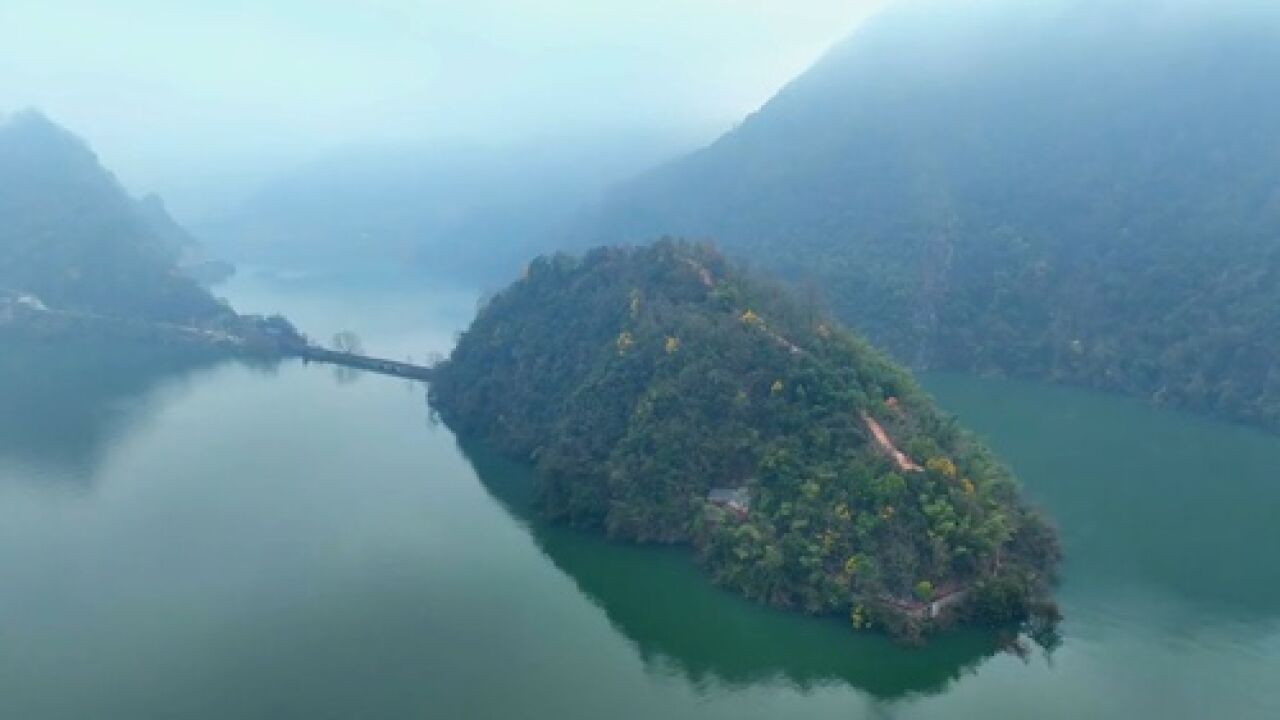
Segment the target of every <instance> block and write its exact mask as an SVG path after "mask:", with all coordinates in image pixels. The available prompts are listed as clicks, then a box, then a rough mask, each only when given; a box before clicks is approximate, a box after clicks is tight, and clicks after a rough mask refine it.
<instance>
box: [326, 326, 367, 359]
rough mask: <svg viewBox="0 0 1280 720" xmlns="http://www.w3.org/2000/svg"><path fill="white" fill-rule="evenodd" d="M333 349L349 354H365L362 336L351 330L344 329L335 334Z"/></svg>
mask: <svg viewBox="0 0 1280 720" xmlns="http://www.w3.org/2000/svg"><path fill="white" fill-rule="evenodd" d="M333 349H334V350H337V351H338V352H340V353H347V354H349V355H362V354H364V345H363V344H362V343H361V342H360V336H359V335H356V334H355V333H353V332H351V331H350V330H343V331H342V332H340V333H337V334H335V335H334V336H333Z"/></svg>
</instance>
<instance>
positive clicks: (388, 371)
mask: <svg viewBox="0 0 1280 720" xmlns="http://www.w3.org/2000/svg"><path fill="white" fill-rule="evenodd" d="M292 354H294V355H296V356H297V357H300V358H302V359H303V360H308V361H314V362H322V363H328V364H330V365H341V366H342V367H349V368H354V369H356V370H365V371H368V372H374V373H379V374H381V375H391V376H393V377H401V378H407V379H409V380H422V381H428V380H430V379H431V368H429V367H426V366H424V365H414V364H412V363H407V362H398V361H396V360H386V359H384V358H376V357H370V356H368V355H358V354H356V353H350V352H342V351H339V350H329V349H328V348H322V347H317V346H314V345H308V346H306V347H305V348H302V349H299V350H297V351H295V352H294V353H292Z"/></svg>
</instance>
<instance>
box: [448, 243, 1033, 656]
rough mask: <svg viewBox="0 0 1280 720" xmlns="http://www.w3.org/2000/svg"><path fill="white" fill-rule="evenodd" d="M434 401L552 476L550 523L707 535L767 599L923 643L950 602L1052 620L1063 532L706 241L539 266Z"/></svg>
mask: <svg viewBox="0 0 1280 720" xmlns="http://www.w3.org/2000/svg"><path fill="white" fill-rule="evenodd" d="M431 398H432V403H433V405H434V407H435V408H436V409H437V410H438V411H439V412H440V414H441V415H442V417H443V418H444V419H445V421H446V422H447V423H449V424H450V426H451V427H453V428H454V429H455V430H457V431H459V432H460V433H463V434H464V435H467V436H470V437H480V438H484V439H486V440H487V441H489V442H490V443H493V444H494V445H496V446H497V447H499V448H500V449H502V450H505V451H506V452H509V453H512V454H514V455H517V456H519V457H525V458H529V459H530V460H531V461H532V462H534V463H535V464H536V466H537V469H538V471H539V472H538V477H539V488H538V493H539V498H540V505H541V507H542V509H543V510H544V511H545V512H547V513H549V514H550V515H551V516H553V517H555V518H560V519H563V520H565V521H567V522H571V523H574V524H577V525H581V526H586V527H593V528H599V529H602V530H604V531H605V532H608V533H609V534H610V535H612V536H615V537H619V538H623V539H629V540H637V541H651V542H691V543H693V544H695V545H696V547H697V548H698V550H699V554H700V556H701V557H702V559H703V560H704V561H705V563H706V567H707V569H708V572H709V573H710V574H711V575H712V576H713V577H714V579H715V580H716V581H718V582H720V583H722V584H724V585H726V586H729V587H732V588H735V589H737V590H739V591H741V592H743V593H744V594H746V595H748V596H750V597H753V598H757V599H759V600H762V601H765V602H769V603H771V604H775V605H779V606H784V607H792V608H797V609H801V610H804V611H806V612H811V613H823V614H827V613H844V614H847V615H848V616H849V617H850V619H851V621H852V622H853V624H854V625H855V626H859V627H862V626H868V625H881V626H884V627H887V628H888V629H890V630H892V631H895V632H898V633H901V634H903V635H905V636H916V635H917V634H918V633H919V632H920V631H921V630H922V629H924V628H925V627H927V626H928V625H929V624H930V622H929V619H928V609H927V603H929V602H930V601H932V600H936V599H942V598H944V597H951V598H952V599H956V598H958V597H961V596H963V597H965V598H966V600H967V603H966V605H967V607H968V609H969V610H970V611H972V612H974V613H975V614H976V615H977V616H980V617H981V618H983V619H985V620H992V619H999V620H1001V621H1004V620H1011V621H1014V622H1017V621H1021V620H1025V619H1027V617H1028V616H1029V615H1030V614H1031V613H1032V612H1033V611H1037V610H1047V609H1048V608H1049V607H1050V606H1048V605H1046V604H1044V599H1045V592H1046V591H1047V588H1048V585H1049V582H1050V580H1051V576H1052V569H1053V567H1054V565H1055V563H1056V560H1057V555H1058V551H1057V545H1056V540H1055V537H1054V534H1053V532H1052V531H1051V530H1050V529H1049V528H1048V527H1047V526H1046V525H1045V523H1044V522H1043V520H1042V519H1041V518H1040V517H1039V516H1038V515H1037V514H1036V513H1035V512H1033V511H1031V510H1029V509H1028V508H1027V507H1026V506H1025V505H1024V504H1023V503H1022V502H1021V500H1020V499H1019V495H1018V490H1017V488H1016V485H1015V482H1014V481H1013V479H1012V478H1011V477H1010V475H1009V473H1008V472H1007V471H1006V470H1005V468H1004V467H1003V466H1002V465H1001V464H1000V463H999V462H998V460H997V459H996V458H994V457H993V456H992V455H991V453H990V452H989V451H988V450H987V449H986V448H985V447H984V446H983V445H982V444H981V443H979V442H977V441H976V440H975V439H974V438H972V437H971V436H969V435H968V434H967V433H965V432H964V431H962V430H961V429H960V428H958V427H957V425H956V423H955V422H954V420H952V419H951V418H949V417H947V416H945V415H943V414H941V413H940V412H939V411H938V410H937V409H936V408H935V407H934V406H933V404H932V403H931V401H930V400H929V398H928V397H927V396H926V395H925V394H924V393H923V392H922V391H921V390H920V388H919V387H918V386H917V385H916V383H915V382H914V381H913V379H912V378H911V377H910V376H909V375H908V374H907V373H906V372H904V371H903V370H901V369H899V368H898V367H897V366H895V365H894V364H892V363H891V362H889V361H888V360H886V359H885V358H884V357H883V356H881V355H880V354H879V353H878V352H876V351H875V350H873V349H872V348H871V347H870V346H868V345H867V344H866V343H865V342H863V341H862V340H860V339H858V338H857V337H855V336H853V335H851V334H850V333H848V332H847V331H845V330H843V329H842V328H840V327H839V326H838V325H836V324H835V323H833V322H832V321H831V320H830V319H829V318H827V317H826V316H825V315H824V314H823V313H822V312H821V311H820V310H819V308H817V307H816V306H815V305H814V304H813V303H805V302H799V301H796V300H794V299H792V298H790V297H788V296H787V294H786V293H785V292H783V291H781V290H779V289H778V288H777V287H775V286H773V285H770V284H767V283H765V282H762V281H758V280H754V279H751V278H749V277H747V276H745V275H744V274H742V273H740V272H739V271H736V270H734V269H733V268H731V267H729V266H728V264H727V263H726V262H725V260H724V259H723V258H722V257H721V256H720V255H718V254H717V253H716V252H714V251H713V250H711V249H709V248H707V247H702V246H692V245H689V244H685V243H680V242H674V241H666V240H664V241H661V242H658V243H656V244H654V245H652V246H647V247H642V248H637V249H624V248H603V249H598V250H595V251H592V252H590V253H588V254H587V255H586V256H585V257H583V258H581V259H577V258H573V257H570V256H567V255H557V256H554V257H543V258H540V259H538V260H536V261H534V262H533V263H532V264H531V265H530V266H529V268H528V271H527V273H526V275H525V277H524V278H523V279H522V280H520V281H518V282H517V283H515V284H514V285H512V286H511V287H510V288H508V289H506V290H504V291H503V292H501V293H498V294H497V295H495V296H494V297H493V298H492V299H491V300H489V302H488V303H487V305H486V306H485V307H484V308H483V309H482V311H481V312H480V314H479V317H478V318H477V319H476V321H475V323H474V324H473V325H472V327H471V328H470V329H469V330H468V331H467V332H466V333H464V334H463V336H462V337H461V339H460V341H459V343H458V346H457V348H456V349H455V350H454V352H453V355H452V356H451V357H450V358H449V360H448V361H446V362H445V363H443V364H442V365H441V366H439V368H438V369H437V372H436V376H435V378H434V379H433V382H432V386H431ZM877 433H879V434H882V435H883V436H884V439H883V441H880V440H878V439H877V437H876V436H877ZM894 444H896V445H894ZM895 453H896V454H895ZM712 490H721V491H725V492H722V493H718V494H717V496H726V497H731V496H734V495H735V493H734V492H732V491H738V493H737V494H740V496H741V497H742V502H741V504H735V503H733V502H727V503H723V504H717V503H715V502H710V501H709V494H710V493H711V491H712ZM957 591H959V592H957ZM1050 614H1051V613H1050Z"/></svg>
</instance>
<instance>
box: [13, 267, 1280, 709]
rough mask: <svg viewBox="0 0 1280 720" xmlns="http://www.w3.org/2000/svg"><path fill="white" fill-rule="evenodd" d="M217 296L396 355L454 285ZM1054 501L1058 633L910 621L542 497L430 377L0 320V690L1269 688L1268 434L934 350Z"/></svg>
mask: <svg viewBox="0 0 1280 720" xmlns="http://www.w3.org/2000/svg"><path fill="white" fill-rule="evenodd" d="M226 293H227V294H228V295H230V296H231V297H232V298H233V299H234V300H236V301H237V302H238V303H239V304H240V305H242V306H244V307H248V308H249V309H276V308H278V309H283V310H286V311H287V312H289V313H290V314H291V315H292V316H293V317H294V318H295V319H297V320H298V321H299V324H301V325H302V326H303V327H304V328H306V329H307V330H309V331H312V332H313V333H315V334H316V335H317V336H320V337H324V336H325V335H326V334H328V333H332V332H334V331H336V330H338V329H343V328H348V327H351V328H355V329H358V330H361V331H362V333H363V334H364V335H365V338H364V339H365V345H366V347H367V348H368V349H369V350H372V351H376V352H382V353H384V354H387V355H390V356H392V357H405V356H408V355H416V356H418V357H422V356H424V355H425V354H426V353H427V352H429V351H433V350H434V351H444V350H446V349H447V348H448V346H449V344H450V343H451V342H452V340H451V338H452V334H453V332H454V331H456V330H457V329H459V328H461V327H462V326H463V325H464V324H465V323H466V322H467V320H468V319H469V315H470V312H471V308H472V295H471V294H470V293H466V292H454V291H451V290H449V289H448V288H446V287H442V286H437V285H433V284H431V283H429V282H422V281H417V280H406V279H403V278H401V279H398V280H397V279H392V280H387V279H385V278H378V277H360V276H356V277H354V278H353V277H344V278H342V279H341V281H339V280H337V279H334V278H325V277H295V278H290V277H279V276H275V277H269V276H268V277H249V278H244V279H241V280H238V281H237V282H236V283H234V284H233V285H232V286H230V287H229V288H227V289H226ZM926 380H927V385H928V386H929V387H930V389H931V390H932V391H934V393H935V394H936V395H937V397H938V398H939V400H940V401H941V402H942V403H943V404H944V405H945V406H947V407H948V408H950V409H952V410H953V411H955V412H957V413H959V414H960V415H961V416H962V418H963V419H964V420H965V422H966V423H967V424H968V425H970V426H971V427H974V428H976V429H978V430H979V431H981V432H982V433H983V434H985V435H986V436H987V437H988V438H989V439H990V441H991V442H992V443H993V444H994V445H995V446H996V447H997V449H998V450H999V451H1000V452H1001V453H1002V454H1003V456H1004V457H1005V458H1006V459H1008V460H1009V462H1010V463H1011V464H1012V465H1013V466H1014V467H1015V469H1016V470H1017V471H1018V472H1019V473H1020V475H1021V476H1022V478H1023V480H1024V483H1025V485H1026V486H1027V491H1028V493H1029V495H1031V496H1032V497H1033V498H1034V499H1035V500H1036V501H1037V502H1039V503H1041V504H1042V505H1044V506H1045V507H1046V508H1047V509H1048V510H1049V512H1050V514H1051V515H1052V516H1053V517H1054V518H1055V519H1056V521H1057V523H1058V525H1059V527H1060V529H1061V532H1062V535H1063V538H1064V541H1065V544H1066V550H1067V554H1068V562H1067V565H1066V568H1065V581H1064V584H1063V587H1062V589H1061V595H1060V597H1061V600H1062V605H1063V608H1064V611H1065V613H1066V621H1065V623H1064V625H1063V628H1062V631H1063V635H1064V641H1063V644H1062V646H1061V647H1060V648H1058V649H1057V650H1056V651H1055V652H1054V653H1053V654H1052V655H1051V656H1046V655H1044V654H1042V653H1038V652H1037V653H1033V654H1031V655H1030V656H1029V657H1027V658H1019V657H1016V656H1013V655H1009V654H1004V653H996V652H995V649H994V646H993V644H992V642H991V641H990V639H989V638H986V637H985V636H983V635H981V634H977V633H959V634H954V635H951V636H947V637H945V638H941V639H939V640H938V641H936V642H935V643H934V644H933V645H931V646H930V647H929V648H928V649H926V650H905V649H902V648H899V647H896V646H894V645H892V644H890V643H888V642H885V641H884V640H882V639H881V638H878V637H875V636H862V635H854V634H852V633H850V632H848V631H846V630H845V628H844V626H843V625H842V624H841V623H839V622H837V621H830V622H828V621H821V620H812V619H806V618H802V617H797V616H792V615H788V614H783V613H778V612H773V611H770V610H766V609H763V608H760V607H756V606H754V605H752V604H750V603H747V602H744V601H741V600H739V599H738V598H736V597H734V596H731V595H727V594H725V593H721V592H719V591H716V590H714V589H712V588H710V587H709V586H708V585H707V584H706V583H705V582H704V581H703V580H702V578H701V577H700V576H699V575H698V573H697V571H696V570H695V569H694V568H693V566H692V565H691V563H690V562H689V559H688V557H687V556H686V555H685V554H684V553H682V552H680V551H677V550H670V549H665V550H662V549H652V548H635V547H628V546H620V545H614V544H610V543H608V542H605V541H602V540H600V539H599V538H596V537H593V536H589V535H584V534H581V533H577V532H573V531H569V530H566V529H563V528H558V527H549V526H547V525H546V524H544V523H542V522H540V521H539V520H538V519H537V518H536V517H535V516H534V515H532V514H531V513H530V512H529V511H528V503H527V498H528V492H529V478H528V475H527V473H526V472H525V471H524V469H523V468H521V467H519V466H517V465H513V464H512V463H510V462H508V461H505V460H503V459H501V458H497V457H494V456H493V455H491V454H489V453H486V452H485V451H484V450H483V449H481V448H476V447H474V446H472V445H469V444H466V443H461V444H460V443H459V441H458V440H457V439H456V438H455V437H453V435H452V434H451V433H449V432H448V430H447V429H446V428H443V427H438V426H435V425H434V424H433V423H432V422H431V417H430V412H429V409H428V408H427V407H426V405H425V403H424V399H423V391H422V388H421V387H419V386H415V385H413V384H411V383H407V382H404V381H399V380H392V379H387V378H381V377H374V376H368V375H357V376H351V375H348V374H337V373H335V372H334V371H333V370H332V369H330V368H325V367H320V366H315V365H311V366H307V365H303V364H301V363H284V364H281V365H279V366H275V367H248V366H245V365H242V364H239V363H235V362H210V361H208V360H205V359H202V358H199V357H189V356H188V357H182V356H174V355H172V354H169V355H159V356H158V355H156V354H155V353H154V352H152V351H150V350H149V349H146V348H107V347H78V348H68V347H66V346H49V345H44V344H38V343H20V342H14V341H9V342H7V343H6V344H4V345H3V346H0V718H4V719H8V718H14V719H17V720H44V719H46V718H50V719H52V718H75V719H77V720H81V719H93V720H97V719H108V720H113V719H115V718H121V719H126V718H127V719H130V720H132V719H136V718H195V719H200V720H204V719H210V720H212V719H214V718H217V719H219V720H226V719H230V718H272V719H277V720H278V719H291V718H306V719H308V720H310V719H319V718H367V719H371V720H381V719H383V718H437V717H438V718H505V717H511V718H555V719H569V718H584V719H585V718H592V719H595V718H735V719H740V718H833V717H841V718H859V717H868V718H983V719H990V718H1029V717H1036V718H1084V717H1089V718H1208V717H1224V718H1226V717H1230V718H1275V717H1280V689H1277V685H1276V680H1277V678H1280V623H1278V621H1277V619H1278V617H1280V563H1277V562H1276V560H1275V558H1274V556H1273V554H1274V551H1275V550H1276V549H1277V548H1278V547H1280V526H1277V524H1276V522H1275V518H1276V515H1277V511H1280V477H1278V474H1277V471H1276V468H1280V438H1275V437H1271V436H1266V435H1263V434H1260V433H1256V432H1253V431H1249V430H1245V429H1241V428H1236V427H1231V426H1226V425H1222V424H1216V423H1212V422H1208V421H1204V420H1199V419H1195V418H1189V417H1185V416H1181V415H1175V414H1171V413H1162V412H1157V411H1153V410H1148V409H1146V408H1143V407H1141V406H1140V405H1137V404H1134V403H1131V402H1128V401H1124V400H1119V399H1115V398H1109V397H1102V396H1097V395H1093V394H1090V393H1084V392H1080V391H1074V390H1065V389H1060V388H1047V387H1043V386H1037V385H1031V384H1021V383H1013V382H1008V381H997V380H981V379H974V378H966V377H959V376H949V375H937V376H931V377H929V378H927V379H926Z"/></svg>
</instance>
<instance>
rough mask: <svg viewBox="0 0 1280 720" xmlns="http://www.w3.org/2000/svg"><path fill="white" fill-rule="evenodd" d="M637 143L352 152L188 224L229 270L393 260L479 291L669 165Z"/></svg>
mask: <svg viewBox="0 0 1280 720" xmlns="http://www.w3.org/2000/svg"><path fill="white" fill-rule="evenodd" d="M675 147H689V145H688V144H678V142H677V141H676V140H674V139H671V138H664V137H645V138H628V139H627V141H625V142H623V141H618V140H617V139H610V140H609V141H605V140H595V139H583V138H576V139H574V140H571V141H547V142H544V143H526V144H522V145H516V146H511V147H467V146H457V147H449V148H440V147H434V146H422V145H390V146H380V147H354V148H348V149H346V150H343V151H341V152H335V153H333V154H331V155H328V156H326V157H323V158H320V159H317V160H315V161H313V162H311V163H308V164H306V165H303V166H300V167H297V168H294V169H293V170H291V171H289V172H287V173H284V174H282V175H280V176H278V177H276V178H275V179H273V180H271V181H269V182H267V183H266V184H265V185H264V186H263V187H261V188H260V189H259V190H257V191H256V192H254V193H253V194H252V195H251V196H250V197H249V198H248V199H247V200H246V201H244V202H242V203H239V204H238V205H237V206H236V207H234V208H233V209H232V210H230V211H227V212H224V213H222V214H221V215H219V216H215V217H212V218H209V219H208V220H207V221H205V222H202V223H200V225H199V226H198V228H199V230H200V233H201V235H202V236H203V237H206V238H208V239H209V241H210V243H211V245H212V246H214V247H215V248H216V250H217V251H218V252H219V254H222V255H226V256H228V257H230V258H231V259H233V260H236V261H238V262H251V263H269V264H274V265H290V266H297V265H303V264H312V265H316V264H319V265H325V264H340V265H349V264H350V263H352V262H358V261H370V260H373V261H384V262H385V261H387V260H393V261H399V262H405V263H412V264H416V265H420V266H422V267H425V268H428V269H434V270H437V271H445V272H449V273H455V274H461V275H464V276H466V277H468V278H470V279H473V280H480V281H483V282H490V281H494V280H496V279H497V278H501V279H502V280H503V281H504V282H505V281H506V280H507V279H509V278H510V277H513V276H514V275H515V274H516V272H517V271H518V270H519V268H520V265H521V264H522V263H523V262H524V261H525V260H526V259H528V258H529V257H531V256H532V255H535V254H537V252H540V251H545V250H548V249H551V248H553V247H554V246H555V243H553V242H552V239H553V238H558V231H560V230H561V229H563V228H564V227H565V226H566V225H567V224H568V223H569V221H570V219H571V216H572V214H573V213H574V212H575V211H576V210H577V209H579V208H580V207H581V206H582V205H583V204H584V203H585V202H587V200H589V199H591V200H593V199H595V198H597V197H598V196H599V194H600V192H602V191H603V190H604V188H606V187H607V186H609V185H610V184H612V183H614V182H617V181H619V180H621V179H624V178H626V177H629V176H631V175H633V174H634V173H636V172H638V171H640V170H641V169H643V168H645V167H647V166H649V165H650V164H651V163H653V162H654V161H655V160H656V159H657V158H661V157H668V156H670V154H671V153H672V152H674V149H673V148H675Z"/></svg>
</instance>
